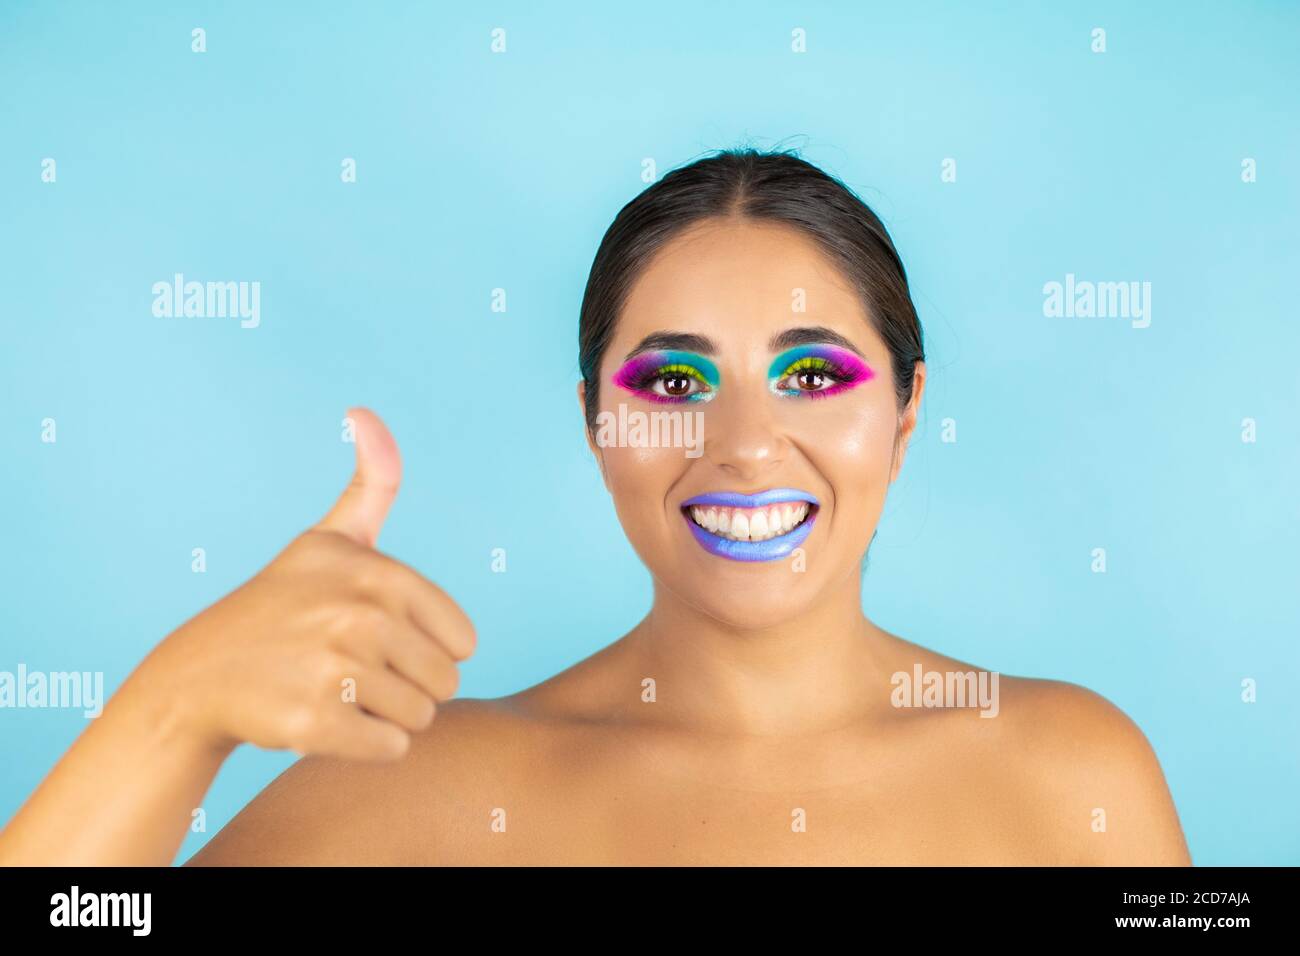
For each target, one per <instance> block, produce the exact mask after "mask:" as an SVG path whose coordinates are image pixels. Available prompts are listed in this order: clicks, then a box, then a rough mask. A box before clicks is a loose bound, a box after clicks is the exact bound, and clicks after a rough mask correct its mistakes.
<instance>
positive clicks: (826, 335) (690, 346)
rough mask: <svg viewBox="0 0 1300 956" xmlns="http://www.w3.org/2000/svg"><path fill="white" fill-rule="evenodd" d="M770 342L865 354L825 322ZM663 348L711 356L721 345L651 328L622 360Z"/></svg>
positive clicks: (777, 346)
mask: <svg viewBox="0 0 1300 956" xmlns="http://www.w3.org/2000/svg"><path fill="white" fill-rule="evenodd" d="M767 345H768V348H770V349H771V350H772V351H773V352H784V351H786V350H787V349H792V348H794V347H796V346H798V345H838V346H839V347H840V348H842V349H848V350H849V351H850V352H852V353H853V354H854V355H857V356H858V357H859V358H863V359H865V358H866V356H865V355H863V354H862V350H861V349H860V348H858V347H857V346H856V345H854V344H853V343H852V342H851V341H849V339H847V338H845V337H844V336H843V335H841V334H840V333H839V332H836V331H834V330H832V329H828V328H826V327H825V326H822V325H806V326H800V327H798V328H794V329H786V330H785V331H784V332H779V333H777V334H776V335H774V336H772V339H771V341H769V342H768V344H767ZM661 349H663V350H673V351H678V352H695V353H696V354H698V355H709V356H713V355H717V354H718V346H717V345H716V344H715V343H714V341H713V339H711V338H708V337H707V336H704V335H696V334H694V333H692V332H652V333H650V334H649V335H647V336H646V337H645V338H643V339H642V340H641V341H640V342H638V343H637V345H636V347H635V348H634V349H632V351H630V352H628V353H627V355H625V356H624V357H623V361H625V362H626V361H629V360H630V359H633V358H635V357H636V356H638V355H640V354H641V353H642V352H654V351H658V350H661Z"/></svg>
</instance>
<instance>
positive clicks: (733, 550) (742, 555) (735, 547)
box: [682, 509, 817, 561]
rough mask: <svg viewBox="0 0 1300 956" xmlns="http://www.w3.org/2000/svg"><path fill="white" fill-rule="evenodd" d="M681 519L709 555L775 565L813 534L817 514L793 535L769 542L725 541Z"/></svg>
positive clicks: (811, 514) (789, 533) (689, 520)
mask: <svg viewBox="0 0 1300 956" xmlns="http://www.w3.org/2000/svg"><path fill="white" fill-rule="evenodd" d="M682 517H683V518H685V519H686V523H687V525H689V526H690V529H691V534H693V535H695V540H696V541H698V542H699V543H700V547H702V548H703V549H704V550H705V551H708V552H709V553H710V554H714V555H717V556H718V557H720V558H729V559H730V560H732V561H776V560H778V559H780V558H784V557H786V556H788V555H789V554H790V552H791V551H793V550H794V549H795V548H797V547H799V545H801V544H803V542H804V540H805V539H806V538H807V537H808V535H809V534H811V533H812V526H813V522H814V521H816V520H817V511H816V509H814V510H813V511H812V512H811V513H810V514H809V515H808V517H807V518H805V519H804V522H803V524H801V525H799V527H797V528H795V529H794V530H793V531H788V532H786V533H785V534H783V535H781V536H779V537H776V538H768V539H767V540H766V541H736V540H733V539H732V538H724V537H722V536H720V535H716V534H714V533H713V532H712V531H709V530H707V529H706V528H701V527H700V526H699V525H697V524H696V523H695V522H694V521H692V520H691V516H690V515H689V514H687V513H686V512H684V511H683V512H682Z"/></svg>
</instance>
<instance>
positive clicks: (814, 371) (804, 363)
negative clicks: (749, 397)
mask: <svg viewBox="0 0 1300 956" xmlns="http://www.w3.org/2000/svg"><path fill="white" fill-rule="evenodd" d="M849 377H850V376H849V375H848V373H846V372H845V371H844V370H842V369H839V368H837V367H836V366H835V364H834V363H833V362H831V361H830V360H829V359H826V358H823V357H821V356H818V355H809V356H805V357H804V358H801V359H799V360H798V361H797V362H795V363H794V364H793V365H791V366H790V367H789V368H788V369H786V372H785V375H784V376H783V377H782V378H781V379H780V380H779V381H778V382H776V384H775V386H774V387H775V389H776V391H778V392H784V393H787V394H793V393H798V392H812V393H816V392H825V391H829V390H830V389H832V388H834V387H835V386H836V385H839V384H841V383H842V382H844V381H845V380H847V379H848V378H849Z"/></svg>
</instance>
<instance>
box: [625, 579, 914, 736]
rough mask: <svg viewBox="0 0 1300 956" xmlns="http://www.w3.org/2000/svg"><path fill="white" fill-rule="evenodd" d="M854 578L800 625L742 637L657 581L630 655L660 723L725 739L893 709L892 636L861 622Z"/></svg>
mask: <svg viewBox="0 0 1300 956" xmlns="http://www.w3.org/2000/svg"><path fill="white" fill-rule="evenodd" d="M856 571H857V569H856V568H855V569H854V573H851V574H850V575H848V576H847V577H846V578H845V580H843V581H842V582H839V583H838V584H837V585H836V586H835V587H833V588H831V589H830V590H829V591H828V592H827V593H825V594H823V595H822V596H820V597H819V598H818V600H817V601H816V603H815V604H814V606H812V607H810V608H809V609H808V610H806V611H804V612H803V613H801V614H800V615H799V616H798V617H796V618H794V619H793V620H787V621H782V622H780V623H777V624H773V625H771V626H768V627H763V628H757V629H747V628H737V627H734V626H732V625H729V624H727V623H725V622H722V621H719V620H717V619H716V618H713V617H710V616H708V615H707V614H705V613H703V612H701V611H700V610H699V609H697V608H695V607H693V606H691V605H688V604H686V603H684V602H683V601H681V600H680V599H679V598H678V597H677V596H676V595H674V594H672V593H671V592H669V591H668V590H667V588H664V587H662V586H661V585H660V584H659V583H658V582H656V584H655V600H654V606H653V607H652V608H651V609H650V613H649V614H648V615H646V617H645V619H644V620H643V621H642V622H641V623H640V624H639V625H637V627H636V628H635V629H634V630H633V631H632V632H631V633H629V634H628V635H627V637H626V639H625V641H626V645H627V647H626V650H627V651H628V652H629V654H630V658H631V660H633V661H634V662H635V666H636V667H637V668H638V669H639V673H640V674H642V675H643V676H644V677H651V678H653V679H654V681H655V695H656V705H655V708H654V709H655V720H656V721H657V722H663V723H665V724H669V725H672V726H676V727H681V728H690V729H691V730H692V731H698V732H706V733H714V734H720V735H740V736H760V737H773V738H779V737H786V736H791V737H794V736H800V735H804V734H815V733H818V732H821V731H827V730H832V729H836V728H840V727H844V726H845V725H847V724H849V723H851V722H853V721H855V720H860V719H862V718H863V717H866V716H868V715H870V714H873V713H879V712H881V709H882V707H885V706H887V705H888V696H887V694H888V688H889V677H888V674H887V670H886V663H885V661H884V659H883V658H884V642H885V640H886V635H885V634H884V632H883V631H881V630H880V629H879V628H878V627H876V626H875V625H874V624H872V623H871V621H870V620H868V619H867V618H866V616H865V615H864V614H863V613H862V603H861V602H862V590H861V580H860V578H859V577H858V575H857V573H856Z"/></svg>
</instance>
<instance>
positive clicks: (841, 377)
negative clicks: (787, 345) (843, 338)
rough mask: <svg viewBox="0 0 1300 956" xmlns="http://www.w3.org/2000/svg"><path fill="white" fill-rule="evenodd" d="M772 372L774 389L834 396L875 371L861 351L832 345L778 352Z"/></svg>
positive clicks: (810, 395) (788, 394)
mask: <svg viewBox="0 0 1300 956" xmlns="http://www.w3.org/2000/svg"><path fill="white" fill-rule="evenodd" d="M769 374H771V376H772V379H771V388H772V391H773V392H774V393H776V394H777V395H780V396H783V397H791V396H793V397H795V398H830V397H831V396H832V395H839V394H841V393H843V392H846V391H848V390H849V389H852V388H856V387H857V386H858V385H860V384H862V383H863V382H866V381H868V380H870V379H871V378H872V377H874V375H875V373H874V372H872V370H871V368H870V367H869V366H868V365H867V363H866V362H864V361H862V359H860V358H859V357H858V356H857V355H855V354H853V353H852V352H850V351H848V350H847V349H842V348H837V347H835V346H830V345H811V346H800V347H798V348H795V349H791V350H790V351H789V352H785V353H783V354H781V355H779V356H777V359H776V361H774V362H773V363H772V368H771V371H770V373H769Z"/></svg>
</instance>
